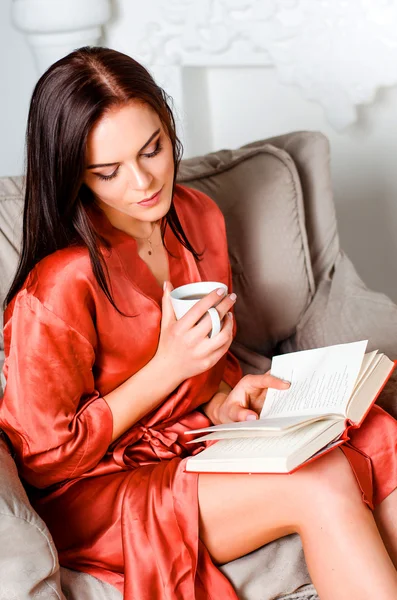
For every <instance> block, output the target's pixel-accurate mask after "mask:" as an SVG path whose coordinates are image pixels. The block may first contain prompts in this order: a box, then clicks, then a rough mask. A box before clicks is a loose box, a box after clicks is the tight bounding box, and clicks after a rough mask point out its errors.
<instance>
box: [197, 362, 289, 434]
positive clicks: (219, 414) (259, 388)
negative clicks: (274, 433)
mask: <svg viewBox="0 0 397 600" xmlns="http://www.w3.org/2000/svg"><path fill="white" fill-rule="evenodd" d="M290 385H291V384H290V383H289V382H288V381H284V380H282V379H279V378H278V377H274V375H270V371H267V372H266V373H264V374H263V375H245V376H244V377H243V378H242V379H240V381H239V382H238V383H237V385H236V387H234V388H233V389H232V391H231V392H230V393H229V394H228V395H227V396H225V395H220V396H219V399H218V400H217V398H216V397H215V396H214V400H217V402H216V403H215V405H213V406H212V407H211V411H210V414H209V411H208V412H207V410H206V414H207V415H208V416H209V418H210V419H211V421H212V422H213V424H214V425H218V424H220V423H231V422H233V421H249V420H251V419H252V420H253V419H257V418H258V415H259V414H260V412H261V410H262V406H263V403H264V401H265V398H266V394H267V390H268V389H269V388H274V389H276V390H287V389H288V388H289V387H290ZM210 402H211V401H210ZM210 402H209V403H208V409H209V408H210V407H209V404H210Z"/></svg>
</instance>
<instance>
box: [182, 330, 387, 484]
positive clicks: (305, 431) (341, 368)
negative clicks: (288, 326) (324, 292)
mask: <svg viewBox="0 0 397 600" xmlns="http://www.w3.org/2000/svg"><path fill="white" fill-rule="evenodd" d="M367 343H368V342H367V340H364V341H360V342H352V343H349V344H338V345H336V346H328V347H325V348H315V349H313V350H303V351H301V352H292V353H290V354H282V355H280V356H275V357H274V358H273V359H272V365H271V370H270V372H271V374H272V375H275V376H276V377H279V378H280V379H285V380H287V381H290V382H291V386H290V387H289V388H288V389H287V390H282V391H280V390H275V389H272V388H269V389H268V391H267V394H266V399H265V402H264V405H263V409H262V411H261V414H260V418H259V419H258V420H256V421H240V422H237V423H227V424H223V425H215V426H212V427H207V428H204V429H196V430H193V431H186V432H185V434H189V435H190V434H196V433H205V435H203V436H201V437H199V438H195V439H194V440H190V441H191V442H192V443H194V442H198V441H204V440H205V441H208V440H210V441H212V440H218V441H217V442H216V443H213V444H211V445H209V446H208V447H207V448H205V449H204V450H203V451H202V452H200V453H198V454H196V455H195V456H192V457H190V458H189V459H188V460H187V461H186V470H187V471H196V472H197V471H203V472H226V473H290V472H292V471H294V470H295V469H297V468H298V467H299V466H300V465H302V464H303V463H305V462H306V461H308V460H309V459H312V458H313V457H314V456H317V455H318V456H319V455H321V454H323V453H325V452H326V451H328V450H329V449H330V448H331V447H333V446H336V445H340V444H342V443H343V441H344V440H345V439H346V437H347V431H348V429H349V428H350V427H359V426H360V425H361V423H362V422H363V420H364V418H365V416H366V414H367V413H368V411H369V410H370V408H371V406H372V405H373V404H374V402H375V401H376V399H377V397H378V395H379V394H380V392H381V390H382V388H383V387H384V385H385V384H386V382H387V380H388V379H389V377H390V375H391V374H392V372H393V370H394V368H395V367H396V365H397V361H396V362H395V363H393V362H392V361H391V360H390V359H389V358H387V356H385V355H384V354H381V353H379V352H378V351H376V350H375V351H374V352H370V353H367V354H365V350H366V347H367Z"/></svg>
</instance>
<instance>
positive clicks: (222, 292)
mask: <svg viewBox="0 0 397 600" xmlns="http://www.w3.org/2000/svg"><path fill="white" fill-rule="evenodd" d="M216 293H217V294H218V296H224V295H225V290H224V289H223V288H218V289H217V290H216Z"/></svg>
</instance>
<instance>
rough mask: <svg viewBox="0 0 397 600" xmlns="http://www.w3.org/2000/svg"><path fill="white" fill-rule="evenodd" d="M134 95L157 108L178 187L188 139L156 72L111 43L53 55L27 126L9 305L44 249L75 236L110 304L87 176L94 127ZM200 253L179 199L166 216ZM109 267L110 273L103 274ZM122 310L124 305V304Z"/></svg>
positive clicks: (37, 89) (50, 249) (183, 239)
mask: <svg viewBox="0 0 397 600" xmlns="http://www.w3.org/2000/svg"><path fill="white" fill-rule="evenodd" d="M131 100H138V101H141V102H144V103H146V104H147V105H149V106H150V107H151V108H152V109H153V110H155V111H156V113H157V114H158V116H159V118H160V121H161V123H162V125H163V127H164V129H165V131H166V133H167V134H168V136H169V138H170V140H171V143H172V148H173V157H174V180H173V189H172V196H173V194H174V189H175V182H176V176H177V172H178V166H179V163H180V161H181V158H182V151H183V148H182V144H181V142H180V140H179V139H178V136H177V134H176V127H175V120H174V116H173V113H172V109H171V98H170V97H169V96H168V94H167V93H166V92H165V91H164V90H163V89H162V88H161V87H160V86H158V85H157V84H156V83H155V81H154V80H153V78H152V76H151V75H150V73H149V72H148V71H147V70H146V69H145V68H144V67H143V66H142V65H141V64H139V63H138V62H137V61H135V60H134V59H133V58H131V57H130V56H127V55H126V54H122V53H120V52H117V51H115V50H111V49H110V48H102V47H84V48H80V49H78V50H75V51H74V52H72V53H70V54H68V55H67V56H65V57H64V58H62V59H61V60H59V61H57V62H56V63H54V64H53V65H52V66H51V67H50V68H49V69H48V70H47V71H46V72H45V73H44V74H43V75H42V77H41V78H40V79H39V81H38V82H37V84H36V86H35V88H34V91H33V95H32V99H31V102H30V109H29V116H28V125H27V132H26V158H27V168H26V187H25V201H24V213H23V236H22V248H21V255H20V260H19V264H18V269H17V272H16V275H15V278H14V280H13V282H12V284H11V287H10V290H9V292H8V294H7V296H6V299H5V301H4V308H5V307H6V306H7V305H8V303H9V302H10V301H11V300H12V298H13V297H14V296H15V294H17V292H18V291H19V290H20V289H21V287H22V286H23V284H24V282H25V280H26V278H27V276H28V274H29V273H30V271H31V270H32V269H33V267H34V266H35V265H36V264H37V263H38V262H39V261H40V260H41V259H43V258H44V257H45V256H48V255H49V254H52V253H53V252H55V251H56V250H60V249H61V248H65V247H67V246H70V245H73V244H80V245H84V246H85V247H87V249H88V252H89V255H90V260H91V265H92V270H93V273H94V275H95V278H96V280H97V282H98V284H99V286H100V288H101V289H102V291H103V292H104V293H105V295H106V297H107V298H108V300H109V301H110V302H111V304H112V305H113V306H114V307H115V308H116V310H118V308H117V306H116V305H115V302H114V300H113V297H112V295H111V292H110V289H109V285H108V278H107V276H106V275H107V269H106V264H105V262H104V260H103V256H102V254H101V252H100V250H99V247H100V243H101V242H102V243H105V240H103V239H102V238H101V237H100V236H99V235H98V234H97V232H96V231H95V229H94V227H93V225H92V224H91V221H90V220H89V218H88V215H87V213H86V211H85V209H84V206H85V205H87V204H89V203H92V202H93V201H94V198H93V195H92V194H91V192H90V190H89V189H88V188H87V187H86V186H85V185H84V184H83V183H82V180H83V174H84V170H85V160H86V145H87V138H88V134H89V132H90V131H91V129H92V127H93V126H94V124H95V123H97V122H98V120H99V119H100V118H101V117H102V116H103V115H104V113H105V112H106V111H108V110H109V109H110V108H111V107H113V106H122V105H124V104H126V103H127V102H129V101H131ZM167 225H169V226H170V227H171V229H172V231H173V232H174V234H175V235H176V237H177V238H178V239H179V241H180V242H181V243H182V244H183V245H184V246H185V247H186V248H187V249H188V250H189V251H190V252H191V253H192V254H193V255H194V257H195V258H196V259H197V260H200V257H201V255H200V254H199V253H197V252H196V251H195V250H194V248H193V247H192V246H191V245H190V243H189V240H188V239H187V237H186V234H185V232H184V231H183V228H182V225H181V223H180V221H179V218H178V215H177V213H176V210H175V207H174V203H173V202H171V207H170V209H169V211H168V213H167V214H166V216H165V219H164V220H163V222H162V227H161V236H162V239H163V243H164V232H165V229H166V227H167ZM105 274H106V275H105ZM119 312H120V311H119Z"/></svg>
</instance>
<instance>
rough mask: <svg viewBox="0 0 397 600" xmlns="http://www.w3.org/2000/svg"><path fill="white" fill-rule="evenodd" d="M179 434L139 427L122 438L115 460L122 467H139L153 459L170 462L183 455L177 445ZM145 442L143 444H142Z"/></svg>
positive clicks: (114, 455) (115, 452)
mask: <svg viewBox="0 0 397 600" xmlns="http://www.w3.org/2000/svg"><path fill="white" fill-rule="evenodd" d="M177 440H178V434H177V433H175V432H174V431H166V430H163V431H158V430H157V429H152V428H151V427H145V426H144V425H139V426H137V427H135V428H134V430H133V431H130V432H128V434H127V435H126V436H125V437H124V436H122V438H120V440H119V443H118V444H117V445H116V447H115V449H114V451H113V458H114V460H115V461H116V462H117V463H118V464H119V465H120V466H125V465H128V466H133V467H136V466H139V465H140V464H142V462H146V460H145V459H147V462H148V463H149V462H153V459H154V460H156V459H160V460H169V459H171V458H174V457H175V456H179V455H180V454H181V453H182V448H181V446H179V444H177V443H176V442H177ZM142 442H143V443H142Z"/></svg>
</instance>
